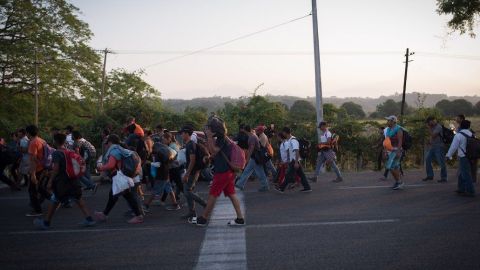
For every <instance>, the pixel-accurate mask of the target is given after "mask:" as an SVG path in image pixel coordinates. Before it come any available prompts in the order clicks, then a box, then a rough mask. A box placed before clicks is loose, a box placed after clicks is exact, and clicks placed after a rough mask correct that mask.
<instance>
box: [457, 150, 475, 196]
mask: <svg viewBox="0 0 480 270" xmlns="http://www.w3.org/2000/svg"><path fill="white" fill-rule="evenodd" d="M459 169H460V170H459V171H460V173H459V174H458V190H459V191H463V192H466V193H471V194H474V193H475V188H474V187H473V183H472V174H471V167H470V160H468V158H466V157H461V158H460V160H459Z"/></svg>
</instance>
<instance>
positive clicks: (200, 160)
mask: <svg viewBox="0 0 480 270" xmlns="http://www.w3.org/2000/svg"><path fill="white" fill-rule="evenodd" d="M195 146H196V147H195V165H194V166H193V167H194V169H195V170H203V169H205V168H206V167H207V166H208V164H209V162H208V161H205V157H207V156H209V155H210V154H209V153H208V150H207V148H206V147H205V146H203V145H201V144H199V143H197V144H196V145H195Z"/></svg>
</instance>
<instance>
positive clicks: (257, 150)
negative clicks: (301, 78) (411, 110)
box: [0, 115, 476, 230]
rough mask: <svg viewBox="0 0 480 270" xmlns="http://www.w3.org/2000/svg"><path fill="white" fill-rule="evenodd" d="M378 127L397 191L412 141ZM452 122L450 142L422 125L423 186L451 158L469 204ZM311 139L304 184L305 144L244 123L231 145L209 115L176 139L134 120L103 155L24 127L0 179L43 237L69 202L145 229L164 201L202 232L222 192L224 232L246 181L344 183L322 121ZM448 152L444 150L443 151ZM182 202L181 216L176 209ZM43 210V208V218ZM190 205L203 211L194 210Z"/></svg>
mask: <svg viewBox="0 0 480 270" xmlns="http://www.w3.org/2000/svg"><path fill="white" fill-rule="evenodd" d="M386 120H387V127H386V128H384V129H382V133H383V136H382V142H381V146H382V151H381V154H380V155H379V156H380V157H379V161H381V160H385V174H384V178H383V179H385V178H386V177H387V176H388V174H391V175H392V176H393V178H394V180H395V183H394V185H393V187H392V189H394V190H399V189H403V188H404V181H403V171H402V170H401V164H402V160H403V158H404V157H405V153H406V151H405V150H408V141H409V136H410V135H409V133H408V131H407V130H406V129H405V128H403V127H401V126H400V125H399V124H398V119H397V117H396V116H393V115H392V116H389V117H387V118H386ZM457 123H458V127H457V128H456V130H455V131H452V132H451V133H448V129H445V128H444V127H443V126H442V125H440V124H439V123H438V122H437V121H436V119H435V118H434V117H429V118H428V119H426V125H427V127H428V130H429V132H430V137H429V138H430V139H429V143H428V151H427V156H426V173H427V176H426V177H425V178H424V179H423V181H430V180H433V177H434V173H433V168H432V165H431V162H432V160H433V159H435V160H436V161H437V163H438V164H439V166H440V167H441V177H440V179H439V180H438V181H439V182H441V183H444V182H447V181H448V179H447V168H446V165H445V160H446V159H452V157H453V155H454V154H456V155H457V156H458V162H459V166H458V173H457V176H458V188H457V190H456V192H457V193H458V194H460V195H463V196H469V197H472V196H475V189H474V185H473V183H474V182H475V181H476V160H475V159H474V158H472V157H471V153H467V149H468V148H467V144H469V143H471V142H470V140H469V138H473V137H474V132H473V131H472V130H471V129H470V122H469V121H468V120H466V119H465V117H464V116H462V115H459V116H458V117H457ZM318 131H319V143H318V144H317V145H316V149H317V160H316V166H315V173H314V176H313V178H311V179H308V178H307V177H306V175H305V172H304V169H305V168H304V165H302V159H303V158H305V155H304V154H302V148H303V147H304V142H302V140H301V139H298V138H296V137H295V136H294V134H293V131H292V130H291V128H289V127H283V128H282V129H281V130H275V129H274V126H273V125H271V126H269V127H266V126H265V125H263V124H259V125H258V126H257V127H256V128H251V127H250V126H249V125H246V124H242V125H240V128H239V132H238V134H236V136H234V137H231V136H229V134H228V130H227V127H226V124H225V122H224V121H223V120H222V119H220V118H219V117H217V116H211V117H210V118H209V119H208V122H207V124H206V126H205V129H204V130H203V131H196V130H195V128H194V126H193V125H191V124H185V125H184V126H183V127H182V128H181V129H180V130H179V131H178V132H172V131H168V130H166V129H164V128H163V127H162V126H161V125H157V126H156V127H155V129H154V130H153V131H152V130H148V129H143V128H142V127H141V126H140V125H139V124H138V123H136V121H135V118H133V117H129V118H128V119H127V121H126V124H125V127H124V130H123V133H122V134H113V133H112V132H111V131H110V130H108V129H105V130H104V131H103V133H102V137H103V141H102V145H101V146H100V148H101V149H100V148H99V151H97V149H96V147H95V146H94V145H93V144H92V143H90V142H89V141H88V140H87V139H86V138H84V137H83V136H82V134H81V132H80V131H78V130H75V128H74V127H72V126H67V127H66V128H65V129H64V130H59V129H55V128H54V129H52V130H51V136H52V140H51V141H49V142H47V141H45V140H44V139H42V138H41V137H40V135H39V129H38V127H36V126H34V125H29V126H27V127H26V128H24V129H19V130H17V131H16V132H14V133H12V134H11V140H10V141H9V142H8V143H6V142H5V140H4V139H3V138H2V139H0V146H1V162H0V163H1V164H0V173H1V174H0V179H1V181H2V182H4V183H5V184H7V185H9V186H10V188H11V189H12V190H21V187H28V193H29V199H30V207H31V211H30V212H29V213H27V214H26V215H27V216H29V217H35V219H34V221H33V223H34V225H35V226H36V227H37V228H39V229H43V230H46V229H49V228H50V226H51V222H52V218H53V216H54V213H55V211H56V210H57V209H58V208H59V207H67V208H68V207H71V206H70V205H71V203H76V204H77V205H78V207H79V209H80V210H81V212H82V214H83V216H84V220H83V221H82V223H81V224H82V225H83V226H93V225H95V224H98V223H101V222H105V221H107V220H108V218H109V215H110V213H111V210H112V209H113V208H114V206H115V205H116V202H117V201H118V199H119V198H120V197H123V198H124V199H125V200H126V202H127V204H128V208H129V209H127V210H128V211H127V212H126V213H125V215H127V216H128V217H129V218H128V220H127V222H128V223H130V224H139V223H143V222H144V219H145V216H146V215H148V213H150V211H151V210H152V208H151V205H152V203H153V202H154V201H155V200H159V201H162V202H165V201H166V200H167V199H169V200H170V201H171V203H170V204H168V205H167V207H166V209H167V210H170V211H177V210H181V209H182V208H186V209H185V210H184V212H185V213H184V215H183V216H182V218H183V219H185V220H186V221H188V222H189V223H192V224H195V225H197V226H206V225H207V224H208V219H209V217H210V215H211V213H212V210H213V208H214V206H215V203H216V200H217V198H218V197H219V196H220V195H221V193H223V194H224V195H225V196H226V197H228V198H229V199H230V200H231V202H232V205H233V207H234V209H235V214H236V218H235V219H233V220H231V221H230V222H228V225H230V226H242V225H244V224H245V219H244V216H243V213H242V209H241V206H240V202H239V200H238V198H237V196H236V189H237V190H244V188H245V186H246V185H247V183H248V181H249V179H258V180H259V182H260V189H259V190H258V191H259V192H268V191H269V190H270V189H271V186H273V189H274V190H276V191H277V192H279V193H284V192H285V191H286V190H287V189H295V188H296V187H297V186H300V185H301V186H302V187H303V188H301V189H300V192H302V193H309V192H312V188H311V185H310V183H311V182H317V181H319V177H320V174H321V173H322V172H324V171H325V168H326V167H330V168H331V169H332V170H333V172H334V173H335V174H336V178H335V179H334V180H333V182H335V183H338V182H342V181H343V180H344V179H343V176H342V174H341V172H340V169H339V168H338V166H337V164H336V151H338V140H339V137H338V136H337V135H336V134H334V133H333V132H331V131H330V130H329V128H328V123H326V122H320V123H319V125H318ZM447 137H448V138H447ZM178 140H180V141H181V142H179V141H178ZM275 144H276V145H275ZM446 144H450V146H449V149H448V151H447V152H445V147H446ZM274 149H278V151H274ZM274 152H277V154H276V155H275V153H274ZM93 166H95V171H96V172H98V173H99V174H100V177H101V178H102V179H110V180H111V181H112V188H110V190H109V194H108V198H106V205H105V208H104V209H103V210H102V211H91V210H90V209H89V207H88V206H87V203H86V202H85V200H84V199H83V194H84V193H85V192H91V194H92V195H95V194H96V191H97V188H98V185H99V184H98V183H96V182H95V181H93V180H92V177H91V172H92V171H93ZM6 173H7V174H8V175H6ZM201 177H203V178H206V179H207V180H209V181H210V187H209V188H210V189H209V194H208V197H207V198H202V196H200V195H199V194H198V193H197V192H196V185H197V181H199V178H201ZM82 186H83V188H82ZM148 193H150V194H148ZM181 201H184V202H185V205H186V207H182V203H181ZM44 202H48V203H49V205H48V211H47V213H46V214H45V215H44V212H43V209H42V204H43V203H44ZM197 206H201V207H202V211H199V210H198V209H197Z"/></svg>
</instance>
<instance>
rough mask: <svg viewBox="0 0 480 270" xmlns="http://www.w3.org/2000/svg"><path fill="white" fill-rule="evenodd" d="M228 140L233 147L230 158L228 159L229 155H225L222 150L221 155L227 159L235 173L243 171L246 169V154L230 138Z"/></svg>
mask: <svg viewBox="0 0 480 270" xmlns="http://www.w3.org/2000/svg"><path fill="white" fill-rule="evenodd" d="M226 139H227V141H229V142H230V144H229V145H230V147H231V150H230V157H227V155H225V153H224V152H223V151H222V150H220V153H221V154H222V156H223V157H224V158H225V160H226V161H227V163H228V165H229V166H230V168H231V169H232V170H233V171H235V172H238V171H241V170H243V169H244V168H245V163H246V159H245V152H243V149H242V148H240V146H238V145H237V144H236V143H235V142H233V141H232V140H230V138H228V137H226Z"/></svg>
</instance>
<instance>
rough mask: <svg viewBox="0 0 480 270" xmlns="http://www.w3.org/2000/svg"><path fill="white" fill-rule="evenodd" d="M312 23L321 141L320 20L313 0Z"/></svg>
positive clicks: (318, 132)
mask: <svg viewBox="0 0 480 270" xmlns="http://www.w3.org/2000/svg"><path fill="white" fill-rule="evenodd" d="M312 23H313V52H314V59H315V96H316V105H317V106H316V109H317V110H316V111H317V126H316V127H317V134H318V142H320V129H318V125H319V124H320V122H322V121H323V102H322V76H321V72H320V49H319V41H318V21H317V1H316V0H312Z"/></svg>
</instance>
